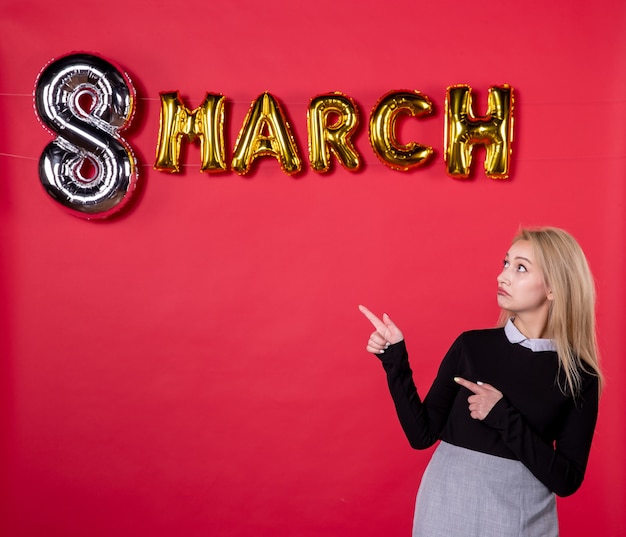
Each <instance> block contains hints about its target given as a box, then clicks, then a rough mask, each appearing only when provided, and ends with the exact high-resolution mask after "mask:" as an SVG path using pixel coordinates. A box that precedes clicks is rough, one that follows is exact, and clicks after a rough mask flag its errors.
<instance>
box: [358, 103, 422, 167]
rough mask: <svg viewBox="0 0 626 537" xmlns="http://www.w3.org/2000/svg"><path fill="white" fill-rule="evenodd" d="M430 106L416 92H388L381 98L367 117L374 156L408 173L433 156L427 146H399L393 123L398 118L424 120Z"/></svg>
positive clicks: (413, 143) (410, 144)
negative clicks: (403, 115)
mask: <svg viewBox="0 0 626 537" xmlns="http://www.w3.org/2000/svg"><path fill="white" fill-rule="evenodd" d="M431 112H432V103H431V102H430V100H429V99H428V97H426V96H425V95H422V94H421V93H420V92H419V91H391V92H389V93H387V94H386V95H383V96H382V97H381V98H380V100H379V101H378V103H376V106H375V107H374V109H373V110H372V114H371V116H370V129H369V136H370V144H371V146H372V149H373V150H374V153H376V156H378V158H379V159H380V160H381V161H382V162H383V164H385V165H387V166H389V167H390V168H391V169H393V170H399V171H408V170H410V169H411V168H415V167H417V166H421V165H423V164H424V163H426V162H427V161H428V159H429V158H430V157H431V155H432V154H433V149H432V147H430V146H426V145H421V144H418V143H415V142H409V143H408V144H406V145H403V144H401V143H400V142H399V141H398V139H397V136H396V122H397V120H398V118H399V116H400V115H401V114H408V115H410V116H413V117H418V118H419V117H423V116H427V115H429V114H430V113H431Z"/></svg>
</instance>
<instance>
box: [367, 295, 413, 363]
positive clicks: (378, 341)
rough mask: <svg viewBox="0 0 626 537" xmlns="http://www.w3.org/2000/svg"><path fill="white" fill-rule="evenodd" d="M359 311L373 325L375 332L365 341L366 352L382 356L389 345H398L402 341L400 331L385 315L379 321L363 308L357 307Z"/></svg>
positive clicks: (402, 337)
mask: <svg viewBox="0 0 626 537" xmlns="http://www.w3.org/2000/svg"><path fill="white" fill-rule="evenodd" d="M359 310H360V311H361V313H362V314H363V315H365V317H367V318H368V319H369V321H370V322H371V323H372V324H373V325H374V328H376V330H375V331H374V332H372V334H371V335H370V338H369V340H368V341H367V347H366V349H367V352H371V353H373V354H382V353H384V352H385V349H386V348H387V347H389V345H393V344H394V343H399V342H400V341H402V340H403V339H404V336H403V335H402V332H401V331H400V329H399V328H398V327H397V326H396V325H395V324H394V323H393V321H392V320H391V319H390V318H389V315H387V314H386V313H384V314H383V318H382V319H379V318H378V317H376V315H374V314H373V313H372V312H371V311H370V310H368V309H367V308H366V307H365V306H359Z"/></svg>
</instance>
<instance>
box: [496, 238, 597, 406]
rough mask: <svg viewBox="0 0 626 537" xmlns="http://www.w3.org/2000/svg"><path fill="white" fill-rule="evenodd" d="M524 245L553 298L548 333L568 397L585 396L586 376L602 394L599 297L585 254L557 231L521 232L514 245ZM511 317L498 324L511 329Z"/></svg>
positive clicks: (507, 314)
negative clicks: (529, 248) (527, 245)
mask: <svg viewBox="0 0 626 537" xmlns="http://www.w3.org/2000/svg"><path fill="white" fill-rule="evenodd" d="M520 240H525V241H528V242H529V243H530V244H531V246H532V248H533V251H534V253H535V256H536V258H537V262H538V263H539V264H540V265H541V268H542V270H543V277H544V280H545V283H546V286H547V287H548V288H549V289H550V291H551V292H552V296H553V299H552V300H551V303H550V309H549V311H548V320H547V323H546V328H545V331H544V333H545V334H546V336H547V337H549V338H551V339H552V340H553V341H554V342H555V345H556V350H557V354H558V357H559V365H560V368H561V370H562V371H563V372H564V373H565V380H566V384H567V387H568V388H569V390H568V391H569V393H571V394H572V395H573V396H574V397H576V396H577V395H579V394H580V391H581V388H582V376H581V371H586V372H588V373H591V374H592V375H595V376H596V377H598V382H599V387H600V390H601V389H602V382H603V379H602V371H601V370H600V362H599V354H598V345H597V339H596V326H595V300H596V293H595V285H594V281H593V276H592V274H591V270H590V269H589V264H588V263H587V259H586V257H585V254H584V252H583V251H582V249H581V247H580V246H579V244H578V243H577V242H576V240H575V239H574V237H572V236H571V235H570V234H569V233H567V232H566V231H563V230H562V229H558V228H554V227H543V228H537V229H521V230H520V231H519V233H518V234H517V236H516V237H515V238H514V239H513V243H516V242H517V241H520ZM512 315H513V314H512V313H511V312H508V311H506V310H503V311H502V312H501V314H500V323H499V324H500V325H503V324H504V323H506V320H508V318H509V317H511V316H512ZM561 388H562V389H564V388H563V386H561Z"/></svg>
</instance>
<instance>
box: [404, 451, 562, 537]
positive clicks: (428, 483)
mask: <svg viewBox="0 0 626 537" xmlns="http://www.w3.org/2000/svg"><path fill="white" fill-rule="evenodd" d="M558 534H559V525H558V519H557V513H556V498H555V495H554V493H552V492H550V490H548V488H547V487H546V486H545V485H543V484H542V483H541V482H539V481H538V480H537V478H536V477H535V476H533V475H532V474H531V473H530V471H529V470H528V468H526V467H525V466H524V465H523V464H522V463H521V462H519V461H514V460H509V459H504V458H502V457H495V456H493V455H486V454H484V453H479V452H477V451H472V450H469V449H465V448H461V447H457V446H453V445H451V444H447V443H445V442H441V443H440V444H439V446H438V447H437V449H436V450H435V453H434V454H433V457H432V459H431V461H430V463H429V464H428V467H427V468H426V471H425V472H424V476H423V477H422V482H421V484H420V488H419V492H418V493H417V502H416V504H415V516H414V519H413V537H461V536H462V537H558Z"/></svg>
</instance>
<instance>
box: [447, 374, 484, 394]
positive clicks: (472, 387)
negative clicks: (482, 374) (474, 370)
mask: <svg viewBox="0 0 626 537" xmlns="http://www.w3.org/2000/svg"><path fill="white" fill-rule="evenodd" d="M454 382H456V383H457V384H460V385H461V386H463V387H464V388H467V389H468V390H469V391H470V392H473V393H475V394H480V393H484V391H483V390H484V388H483V387H482V382H477V383H476V382H471V381H469V380H465V379H464V378H461V377H454Z"/></svg>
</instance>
